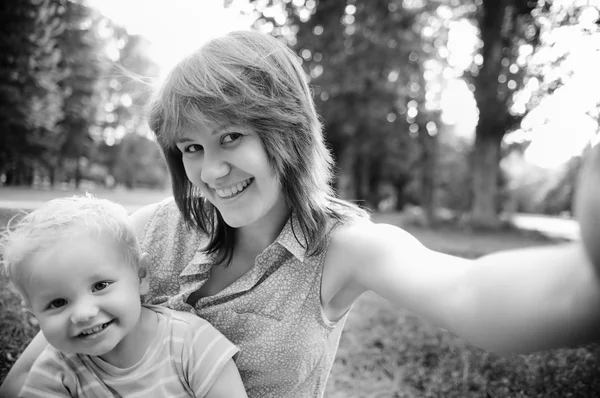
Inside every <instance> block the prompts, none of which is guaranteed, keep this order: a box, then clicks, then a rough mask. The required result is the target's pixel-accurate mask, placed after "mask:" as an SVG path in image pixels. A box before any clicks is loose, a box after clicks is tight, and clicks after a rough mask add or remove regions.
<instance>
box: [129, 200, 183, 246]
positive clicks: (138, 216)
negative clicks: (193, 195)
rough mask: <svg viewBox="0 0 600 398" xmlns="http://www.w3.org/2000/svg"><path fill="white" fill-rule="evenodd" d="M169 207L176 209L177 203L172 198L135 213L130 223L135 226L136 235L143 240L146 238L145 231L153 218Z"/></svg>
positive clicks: (142, 208)
mask: <svg viewBox="0 0 600 398" xmlns="http://www.w3.org/2000/svg"><path fill="white" fill-rule="evenodd" d="M169 207H176V206H175V201H174V200H173V198H172V197H169V198H166V199H164V200H162V201H160V202H156V203H151V204H149V205H146V206H143V207H141V208H139V209H138V210H136V211H135V212H133V213H132V214H131V215H130V216H129V221H130V222H131V225H132V226H133V230H134V232H135V235H136V236H137V237H138V238H140V239H141V238H142V237H143V236H144V231H145V229H146V226H147V225H148V223H149V222H150V220H151V219H152V218H153V217H155V216H156V215H157V214H158V213H159V212H160V210H164V209H166V208H169Z"/></svg>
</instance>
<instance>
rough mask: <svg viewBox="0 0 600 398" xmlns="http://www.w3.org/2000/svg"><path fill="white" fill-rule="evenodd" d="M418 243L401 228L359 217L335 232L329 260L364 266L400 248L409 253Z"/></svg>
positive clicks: (335, 262) (329, 251) (329, 250)
mask: <svg viewBox="0 0 600 398" xmlns="http://www.w3.org/2000/svg"><path fill="white" fill-rule="evenodd" d="M415 243H416V240H415V239H414V237H413V236H412V235H411V234H409V233H408V232H406V231H405V230H404V229H402V228H401V227H399V226H396V225H391V224H383V223H376V222H373V221H372V220H370V219H368V218H362V217H357V218H355V219H353V220H352V222H349V223H344V224H341V225H339V226H338V227H337V228H336V229H335V230H334V231H333V234H332V237H331V243H330V245H329V249H328V257H329V259H330V260H331V261H330V262H332V263H334V264H345V265H346V266H347V265H349V264H364V262H365V261H372V260H374V259H375V258H377V257H379V256H380V255H383V254H384V253H386V252H389V251H394V250H397V249H398V248H400V247H402V248H404V249H408V248H409V247H411V245H413V244H415Z"/></svg>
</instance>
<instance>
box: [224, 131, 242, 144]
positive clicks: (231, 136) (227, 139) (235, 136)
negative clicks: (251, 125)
mask: <svg viewBox="0 0 600 398" xmlns="http://www.w3.org/2000/svg"><path fill="white" fill-rule="evenodd" d="M243 136H244V135H243V134H241V133H227V134H225V135H223V137H222V138H221V144H230V143H232V142H235V141H237V140H239V139H240V138H242V137H243Z"/></svg>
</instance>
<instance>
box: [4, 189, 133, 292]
mask: <svg viewBox="0 0 600 398" xmlns="http://www.w3.org/2000/svg"><path fill="white" fill-rule="evenodd" d="M13 219H14V217H13ZM9 224H10V223H9ZM82 233H87V234H92V235H94V236H98V237H99V238H108V239H109V241H110V242H114V244H115V245H117V246H119V247H121V248H122V254H123V255H124V256H125V259H126V260H127V262H128V263H129V264H130V265H132V267H137V265H138V264H139V260H140V256H141V249H140V246H139V244H138V241H137V239H136V236H135V233H134V231H133V227H132V226H131V224H130V223H129V219H128V214H127V211H126V210H125V209H124V208H123V207H122V206H120V205H118V204H116V203H113V202H110V201H108V200H105V199H97V198H95V197H93V196H92V195H89V194H86V195H85V196H72V197H66V198H59V199H54V200H51V201H49V202H47V203H45V204H44V205H43V206H42V207H40V208H38V209H36V210H34V211H32V212H31V213H29V214H27V215H25V216H24V217H23V218H21V220H19V222H18V224H17V226H16V227H15V228H12V227H11V226H10V225H9V226H8V227H7V228H6V231H5V232H4V233H3V236H2V240H1V245H0V247H1V249H2V250H1V251H0V252H1V254H2V263H3V264H2V265H3V268H4V271H5V273H6V275H7V276H8V278H9V280H10V281H11V282H12V283H13V284H14V285H15V287H16V288H17V290H18V291H19V292H20V293H21V294H22V295H23V293H24V292H23V288H22V287H23V286H22V280H21V277H22V276H23V272H22V271H23V270H22V267H23V265H25V264H26V263H27V262H28V261H30V259H31V257H32V256H33V255H35V254H36V253H39V252H40V251H43V250H46V249H49V248H51V247H52V246H53V245H55V244H56V243H58V242H59V241H64V240H65V239H72V238H73V237H76V236H79V235H81V234H82ZM91 255H93V254H91Z"/></svg>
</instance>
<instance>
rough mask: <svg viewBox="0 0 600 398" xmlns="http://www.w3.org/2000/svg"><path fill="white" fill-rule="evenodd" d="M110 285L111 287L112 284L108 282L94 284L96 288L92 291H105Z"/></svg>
mask: <svg viewBox="0 0 600 398" xmlns="http://www.w3.org/2000/svg"><path fill="white" fill-rule="evenodd" d="M109 285H110V282H106V281H103V282H97V283H94V286H93V287H92V291H93V292H98V291H100V290H104V289H106V288H107V287H108V286H109Z"/></svg>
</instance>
